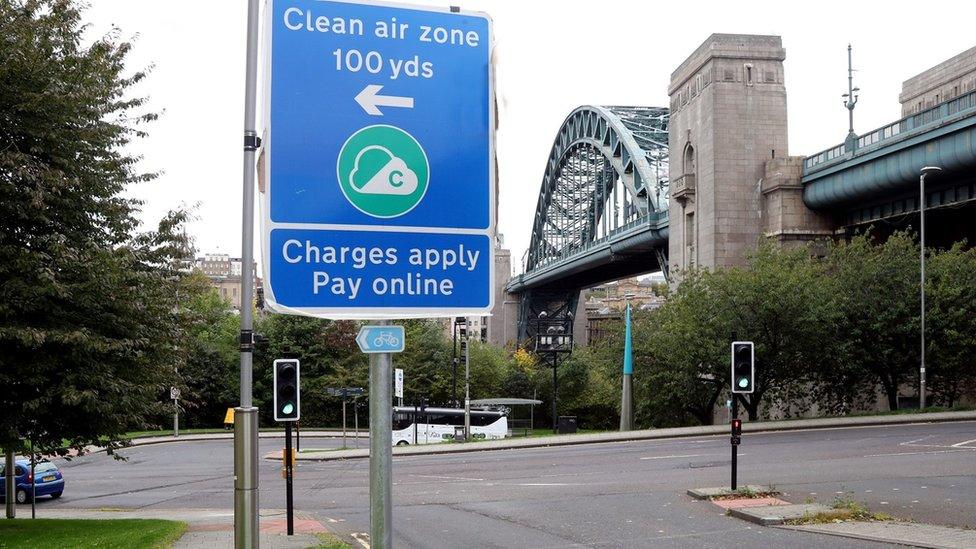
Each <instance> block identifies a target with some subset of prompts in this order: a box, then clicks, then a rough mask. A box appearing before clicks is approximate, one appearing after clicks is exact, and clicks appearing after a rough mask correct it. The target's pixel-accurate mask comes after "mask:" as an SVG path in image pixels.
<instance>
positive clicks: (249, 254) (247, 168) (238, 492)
mask: <svg viewBox="0 0 976 549" xmlns="http://www.w3.org/2000/svg"><path fill="white" fill-rule="evenodd" d="M258 4H259V1H258V0H248V2H247V55H246V64H245V78H244V188H243V191H244V192H243V194H244V200H243V223H242V230H241V294H240V295H241V304H242V307H241V333H240V351H241V372H240V375H241V379H240V400H241V403H240V407H238V408H237V409H236V410H235V411H234V546H235V547H236V548H237V549H250V548H256V547H258V545H259V543H260V539H259V529H258V410H257V408H254V407H253V406H252V402H251V392H252V382H251V379H252V371H251V366H252V363H251V361H252V358H253V356H252V353H253V351H254V318H253V314H252V311H251V304H252V303H253V301H254V175H255V173H254V167H255V152H256V151H257V149H258V147H259V146H260V143H261V140H260V139H258V135H257V131H256V130H255V118H256V111H257V101H256V96H255V93H256V92H257V72H258V71H257V68H258V10H259V6H258Z"/></svg>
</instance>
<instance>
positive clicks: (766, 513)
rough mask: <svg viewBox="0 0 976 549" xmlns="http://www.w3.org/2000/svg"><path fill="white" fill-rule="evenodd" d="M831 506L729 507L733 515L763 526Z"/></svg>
mask: <svg viewBox="0 0 976 549" xmlns="http://www.w3.org/2000/svg"><path fill="white" fill-rule="evenodd" d="M830 511H831V508H830V507H827V506H826V505H822V504H820V503H800V504H791V505H770V506H766V507H739V508H732V509H729V514H730V515H732V516H733V517H736V518H740V519H742V520H747V521H749V522H754V523H756V524H759V525H762V526H777V525H780V524H783V523H784V522H787V521H790V520H797V519H802V518H804V517H809V516H812V515H816V514H818V513H827V512H830Z"/></svg>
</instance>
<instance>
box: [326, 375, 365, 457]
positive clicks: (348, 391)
mask: <svg viewBox="0 0 976 549" xmlns="http://www.w3.org/2000/svg"><path fill="white" fill-rule="evenodd" d="M325 392H326V393H327V394H328V395H330V396H337V397H340V398H342V447H343V448H345V447H346V399H348V398H349V397H350V396H351V397H352V398H353V411H354V412H355V414H356V446H359V410H358V408H357V407H356V406H355V401H356V398H357V397H360V396H362V395H363V393H364V391H363V388H362V387H329V388H327V389H326V390H325Z"/></svg>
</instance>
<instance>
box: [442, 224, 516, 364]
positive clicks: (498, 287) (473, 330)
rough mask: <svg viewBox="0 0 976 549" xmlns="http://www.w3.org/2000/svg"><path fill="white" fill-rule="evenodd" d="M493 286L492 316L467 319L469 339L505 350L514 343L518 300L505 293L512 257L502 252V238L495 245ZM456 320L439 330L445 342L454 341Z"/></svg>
mask: <svg viewBox="0 0 976 549" xmlns="http://www.w3.org/2000/svg"><path fill="white" fill-rule="evenodd" d="M494 268H495V271H494V275H495V279H494V282H495V285H494V287H493V288H492V291H493V292H494V305H493V306H492V309H491V314H489V315H483V316H469V317H467V328H468V336H469V337H470V338H471V339H477V340H478V341H484V342H488V343H491V344H492V345H496V346H498V347H504V346H506V345H508V344H510V343H514V340H515V337H516V334H517V332H516V325H515V320H516V319H517V318H518V304H519V301H518V296H512V295H509V294H507V293H506V292H505V284H506V283H507V282H508V279H509V278H510V277H511V275H512V253H511V251H509V250H508V249H506V248H504V237H503V236H502V235H498V238H497V239H496V242H495V266H494ZM455 320H456V319H454V318H445V319H442V320H441V326H442V327H443V329H444V333H445V335H446V336H447V337H448V338H453V334H454V326H455V324H456V322H455Z"/></svg>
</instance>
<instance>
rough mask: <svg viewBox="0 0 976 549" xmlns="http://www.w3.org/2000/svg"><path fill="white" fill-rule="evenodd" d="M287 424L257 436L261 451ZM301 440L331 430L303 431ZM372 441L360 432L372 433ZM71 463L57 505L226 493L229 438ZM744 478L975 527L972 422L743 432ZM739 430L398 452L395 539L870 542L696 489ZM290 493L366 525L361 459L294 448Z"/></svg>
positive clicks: (334, 525) (280, 503)
mask: <svg viewBox="0 0 976 549" xmlns="http://www.w3.org/2000/svg"><path fill="white" fill-rule="evenodd" d="M281 444H282V441H281V439H262V440H261V455H264V454H265V453H267V452H269V451H272V450H274V449H276V448H280V447H281ZM302 444H303V447H305V448H311V447H315V448H328V447H336V446H338V445H339V444H340V442H339V441H337V440H336V439H310V438H307V437H305V438H303V440H302ZM361 444H365V441H362V442H361ZM120 453H121V454H122V455H124V456H126V457H127V458H128V461H124V462H122V461H116V460H113V458H112V457H110V456H106V455H104V454H97V455H91V456H85V457H82V458H78V459H75V460H74V461H72V462H70V463H65V464H63V468H64V474H65V477H66V479H67V486H66V489H65V492H64V496H63V498H62V499H61V500H58V501H41V502H39V505H43V506H45V508H47V509H49V510H53V509H56V508H57V507H58V506H64V507H73V508H144V509H148V508H173V509H177V508H180V509H188V508H192V509H196V508H209V509H215V508H216V509H230V508H232V507H233V480H232V479H233V460H232V445H231V443H230V442H229V441H196V442H182V443H171V444H159V445H152V446H141V447H134V448H130V449H126V450H123V451H121V452H120ZM739 456H740V459H739V471H740V473H739V475H740V476H739V482H740V484H746V483H749V484H772V485H774V486H775V487H776V488H778V489H780V490H782V491H783V492H784V494H785V495H784V496H783V497H784V499H787V500H790V501H793V502H804V501H808V500H815V501H820V502H822V503H828V504H829V503H832V502H833V501H834V500H835V499H839V498H849V499H854V500H857V501H859V502H862V503H865V504H867V506H868V507H869V508H870V509H871V510H873V511H883V512H886V513H888V514H891V515H894V516H896V517H900V518H907V519H912V520H916V521H920V522H929V523H935V524H943V525H950V526H964V527H976V498H973V497H972V494H974V493H976V422H958V423H942V424H917V425H910V426H900V425H896V426H882V427H860V428H835V429H821V430H809V431H794V432H778V433H766V434H746V435H745V436H744V437H743V444H742V446H741V447H740V452H739ZM728 460H729V444H728V436H710V437H697V438H683V439H671V440H653V441H639V442H626V443H607V444H590V445H578V446H563V447H557V448H535V449H522V450H500V451H492V452H474V453H464V454H442V455H431V456H405V457H398V458H395V459H394V504H395V508H394V523H395V525H396V530H395V537H396V542H397V547H417V548H420V547H651V546H653V547H735V546H744V545H747V544H754V545H755V544H759V545H756V546H786V545H790V546H796V547H865V546H867V545H866V543H867V542H862V541H856V540H847V539H843V538H833V537H828V536H821V535H814V534H808V533H802V532H790V531H784V530H778V529H773V528H762V527H758V526H754V525H751V524H748V523H745V522H742V521H739V520H737V519H732V518H729V517H726V516H724V515H723V514H722V513H721V511H720V510H718V509H717V508H716V507H714V506H712V505H711V504H709V503H705V502H699V501H694V500H692V499H691V498H689V497H688V496H686V495H685V490H686V489H687V488H691V487H702V486H719V485H724V484H725V483H727V482H728V477H729V467H728ZM279 468H280V462H278V463H275V462H272V461H267V460H262V463H261V468H260V475H261V479H260V482H261V496H260V497H261V501H260V504H261V506H262V508H283V507H284V481H283V480H282V478H281V476H280V469H279ZM295 486H296V490H295V505H296V508H298V509H300V510H302V511H306V512H309V513H311V514H313V515H314V516H316V517H317V518H319V520H320V521H321V522H322V523H323V524H325V525H326V526H327V527H329V528H330V529H332V530H334V531H336V532H338V533H340V534H344V535H346V536H351V535H352V534H357V535H358V534H361V533H365V532H368V531H369V523H368V505H369V499H368V463H367V461H366V460H365V459H354V460H347V461H336V462H299V464H298V467H297V472H296V485H295Z"/></svg>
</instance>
